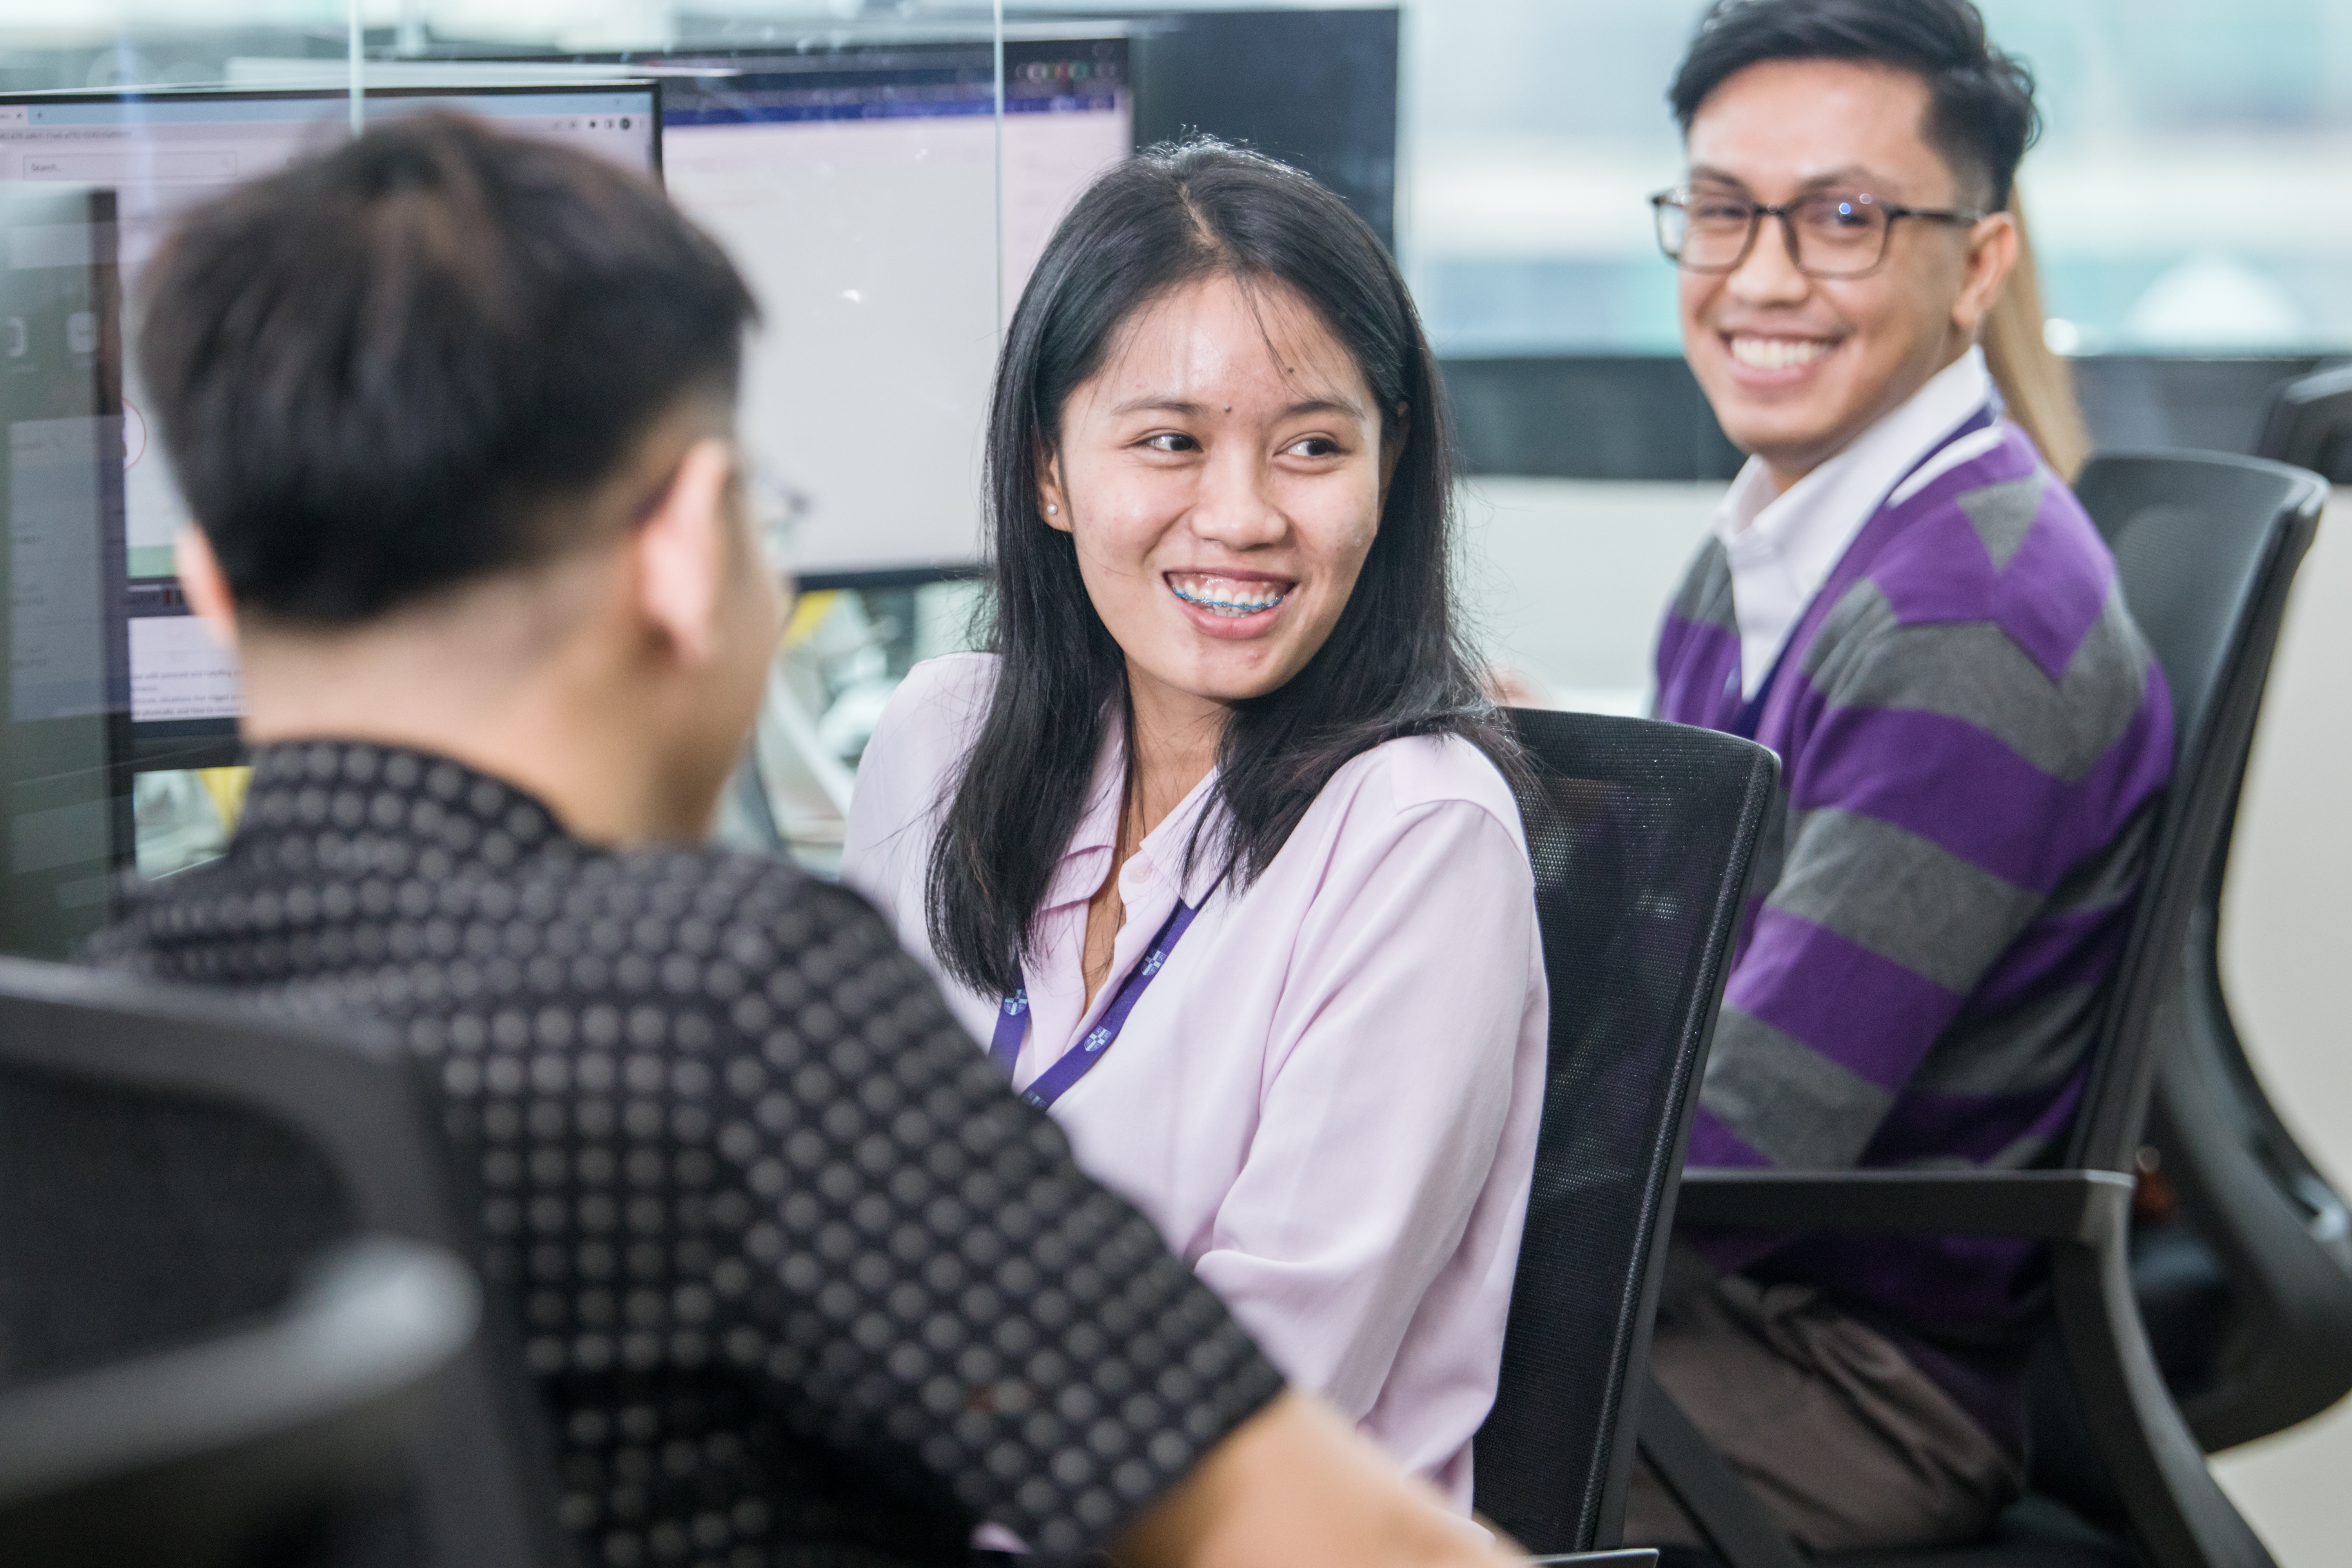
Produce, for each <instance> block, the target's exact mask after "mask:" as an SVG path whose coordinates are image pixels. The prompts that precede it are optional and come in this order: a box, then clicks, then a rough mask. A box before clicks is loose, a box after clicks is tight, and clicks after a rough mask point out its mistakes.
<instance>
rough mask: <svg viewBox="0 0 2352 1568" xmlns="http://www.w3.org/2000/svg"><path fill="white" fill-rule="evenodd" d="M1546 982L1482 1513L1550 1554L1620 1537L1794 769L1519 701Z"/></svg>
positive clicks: (1747, 750)
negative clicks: (1709, 1074)
mask: <svg viewBox="0 0 2352 1568" xmlns="http://www.w3.org/2000/svg"><path fill="white" fill-rule="evenodd" d="M1511 719H1512V722H1513V724H1514V725H1515V727H1516V728H1517V732H1518V736H1519V740H1520V741H1521V742H1522V743H1523V745H1524V746H1525V747H1526V751H1527V756H1528V774H1527V776H1526V777H1525V778H1524V779H1522V780H1521V781H1520V782H1519V784H1518V785H1517V793H1518V796H1519V810H1520V815H1521V816H1522V818H1523V820H1524V821H1525V823H1526V826H1527V836H1528V855H1529V857H1530V858H1531V859H1532V860H1533V862H1534V866H1535V885H1536V913H1537V919H1538V925H1539V927H1540V929H1541V931H1542V933H1543V948H1544V972H1545V974H1546V976H1547V978H1548V979H1549V982H1550V986H1551V1037H1550V1047H1549V1058H1548V1062H1547V1068H1546V1076H1545V1089H1544V1108H1543V1121H1542V1131H1541V1132H1540V1134H1539V1136H1538V1141H1537V1145H1536V1168H1535V1184H1534V1187H1533V1190H1532V1193H1531V1194H1530V1196H1529V1199H1528V1218H1527V1227H1526V1230H1525V1232H1524V1233H1523V1238H1522V1240H1521V1243H1520V1248H1519V1266H1518V1276H1517V1280H1516V1282H1515V1284H1514V1286H1513V1289H1512V1291H1511V1311H1510V1321H1509V1326H1508V1328H1507V1331H1506V1334H1505V1336H1504V1342H1503V1368H1502V1378H1501V1382H1500V1384H1499V1386H1498V1387H1497V1389H1496V1397H1495V1408H1494V1410H1493V1412H1492V1413H1491V1414H1490V1415H1488V1416H1487V1418H1486V1426H1484V1427H1483V1428H1481V1430H1480V1431H1479V1433H1478V1437H1477V1443H1476V1449H1475V1493H1476V1501H1477V1506H1478V1510H1479V1511H1480V1512H1482V1513H1484V1514H1485V1515H1486V1517H1487V1518H1489V1519H1491V1520H1493V1521H1495V1522H1496V1523H1497V1524H1498V1525H1500V1526H1502V1528H1503V1529H1504V1530H1506V1531H1509V1532H1510V1534H1511V1535H1512V1536H1514V1537H1515V1538H1516V1539H1517V1541H1518V1542H1520V1543H1521V1544H1522V1545H1524V1546H1526V1547H1527V1548H1528V1550H1529V1551H1531V1552H1537V1553H1538V1554H1541V1553H1545V1552H1580V1551H1588V1550H1591V1549H1592V1548H1593V1547H1594V1546H1596V1545H1605V1544H1612V1543H1613V1542H1614V1541H1615V1539H1616V1535H1617V1531H1618V1530H1619V1529H1620V1527H1621V1526H1622V1521H1623V1517H1624V1506H1625V1489H1626V1484H1627V1481H1628V1479H1629V1478H1630V1476H1631V1474H1632V1470H1633V1430H1634V1426H1635V1425H1636V1423H1637V1420H1638V1417H1639V1411H1638V1409H1637V1408H1636V1402H1635V1401H1634V1400H1633V1399H1632V1398H1629V1397H1628V1394H1629V1390H1630V1388H1631V1387H1633V1386H1635V1385H1634V1384H1629V1374H1630V1373H1632V1372H1633V1369H1637V1368H1639V1367H1641V1366H1642V1365H1643V1364H1644V1363H1646V1361H1647V1359H1648V1354H1649V1337H1650V1326H1651V1320H1652V1318H1653V1316H1654V1311H1655V1309H1656V1305H1657V1292H1658V1284H1659V1275H1660V1271H1661V1269H1662V1268H1663V1267H1664V1257H1665V1247H1664V1242H1665V1237H1666V1234H1667V1232H1668V1231H1669V1230H1670V1229H1671V1228H1672V1226H1673V1222H1674V1213H1673V1209H1674V1193H1675V1180H1676V1178H1677V1176H1678V1175H1679V1173H1680V1172H1681V1169H1682V1163H1683V1152H1684V1147H1685V1142H1687V1140H1688V1138H1689V1135H1690V1121H1691V1112H1692V1110H1693V1108H1694V1107H1695V1106H1696V1100H1697V1096H1696V1093H1695V1089H1696V1084H1697V1081H1698V1076H1699V1072H1700V1070H1701V1068H1703V1066H1704V1064H1705V1059H1706V1047H1707V1043H1708V1041H1709V1039H1710V1038H1711V1037H1712V1036H1713V1034H1714V1032H1715V1019H1716V1013H1717V1008H1718V1007H1719V1006H1720V1005H1721V1004H1722V1000H1723V986H1724V979H1725V973H1726V970H1727V959H1728V955H1729V952H1730V948H1731V942H1732V938H1733V935H1734V933H1735V931H1737V929H1738V922H1739V918H1740V912H1741V907H1742V903H1743V901H1744V900H1745V899H1746V896H1747V891H1748V878H1749V875H1750V873H1751V871H1752V870H1753V868H1754V863H1755V858H1756V847H1757V843H1758V841H1759V837H1760V836H1761V833H1762V830H1763V826H1764V824H1765V820H1766V816H1767V814H1768V812H1769V809H1770V806H1771V804H1772V795H1773V789H1774V784H1775V781H1776V779H1777V778H1778V776H1779V763H1777V761H1776V760H1775V759H1774V758H1773V756H1772V753H1771V752H1768V751H1766V750H1764V748H1762V747H1760V746H1757V745H1754V744H1751V743H1750V742H1746V741H1742V740H1739V739H1738V738H1736V737H1734V736H1730V735H1724V734H1718V733H1717V732H1716V731H1711V730H1699V729H1692V728H1688V727H1686V726H1684V725H1679V724H1662V723H1654V722H1652V721H1648V720H1642V719H1616V718H1603V717H1600V716H1597V715H1592V714H1580V713H1547V712H1533V711H1514V712H1513V713H1512V714H1511Z"/></svg>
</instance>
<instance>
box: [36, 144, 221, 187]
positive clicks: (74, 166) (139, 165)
mask: <svg viewBox="0 0 2352 1568" xmlns="http://www.w3.org/2000/svg"><path fill="white" fill-rule="evenodd" d="M24 177H25V178H26V179H27V180H71V181H74V182H76V183H77V184H93V185H120V184H157V183H160V182H163V181H195V182H198V183H201V184H215V183H219V182H224V181H228V180H234V179H236V153H140V152H128V151H126V152H121V153H26V154H25V173H24Z"/></svg>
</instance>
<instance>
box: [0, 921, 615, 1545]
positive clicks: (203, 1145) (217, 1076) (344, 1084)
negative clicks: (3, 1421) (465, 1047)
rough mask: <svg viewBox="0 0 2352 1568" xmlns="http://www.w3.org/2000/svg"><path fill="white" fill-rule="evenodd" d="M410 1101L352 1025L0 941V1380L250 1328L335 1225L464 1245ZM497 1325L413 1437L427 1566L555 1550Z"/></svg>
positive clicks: (348, 1231) (537, 1441) (436, 1156)
mask: <svg viewBox="0 0 2352 1568" xmlns="http://www.w3.org/2000/svg"><path fill="white" fill-rule="evenodd" d="M430 1103H431V1101H430V1100H428V1098H427V1097H426V1094H425V1084H424V1083H423V1082H422V1068H421V1066H420V1064H418V1063H417V1062H416V1061H415V1060H414V1059H413V1058H409V1057H408V1056H407V1055H406V1054H405V1053H404V1052H403V1051H401V1050H400V1049H399V1048H398V1047H396V1046H395V1045H394V1043H393V1042H391V1041H390V1040H388V1039H387V1038H385V1037H383V1036H382V1035H381V1034H379V1033H378V1032H376V1031H374V1030H373V1029H371V1028H368V1027H365V1026H358V1025H352V1026H349V1027H348V1028H346V1027H343V1026H338V1027H337V1029H336V1030H335V1032H334V1033H333V1034H328V1033H326V1032H324V1031H320V1030H316V1029H307V1028H299V1027H296V1026H290V1025H289V1024H286V1023H284V1022H282V1021H279V1020H276V1019H272V1018H271V1017H269V1016H267V1015H265V1014H262V1013H260V1012H259V1011H258V1010H257V1009H255V1008H252V1007H250V1006H247V1005H241V1004H239V1003H237V1002H236V1001H234V1000H230V999H226V998H223V997H220V996H216V995H214V994H206V993H201V992H195V991H191V990H184V989H180V988H172V987H162V986H155V985H149V984H141V983H137V982H132V981H129V980H125V979H122V978H121V977H118V976H112V975H106V974H100V973H91V972H89V971H85V970H79V969H72V968H68V967H65V966H62V965H56V964H48V963H34V962H30V961H26V960H11V959H0V1388H5V1387H6V1386H8V1385H13V1384H26V1383H31V1382H34V1381H36V1380H46V1379H49V1378H55V1377H59V1376H68V1375H72V1374H75V1373H83V1372H86V1371H88V1370H89V1369H90V1368H93V1367H96V1366H99V1365H101V1364H104V1363H110V1362H121V1361H124V1360H128V1359H131V1358H133V1357H137V1356H140V1355H144V1354H152V1353H158V1352H163V1351H165V1350H167V1349H169V1348H172V1347H174V1346H184V1345H186V1344H187V1343H188V1342H191V1341H193V1340H195V1339H199V1338H201V1337H203V1336H205V1335H208V1334H214V1333H217V1332H219V1331H222V1330H224V1329H226V1328H234V1327H237V1326H249V1325H250V1324H252V1323H254V1322H255V1321H259V1320H262V1319H265V1318H267V1317H268V1315H269V1314H270V1313H272V1312H275V1311H280V1310H285V1308H286V1305H287V1303H288V1302H289V1301H290V1300H294V1298H295V1295H296V1291H297V1289H298V1287H299V1282H300V1281H301V1279H303V1277H304V1271H305V1270H306V1269H307V1268H311V1267H312V1266H313V1265H314V1264H315V1262H316V1260H317V1259H318V1258H320V1256H321V1254H322V1253H324V1252H326V1251H328V1250H329V1249H331V1247H334V1246H335V1245H336V1244H337V1243H339V1242H341V1241H345V1240H348V1239H350V1238H352V1237H359V1236H363V1235H383V1236H388V1237H395V1238H405V1239H407V1240H410V1241H415V1242H419V1243H423V1244H425V1246H427V1247H433V1248H436V1249H438V1250H439V1251H441V1252H443V1253H446V1254H447V1255H450V1256H452V1257H456V1258H467V1259H469V1260H470V1259H472V1258H476V1257H478V1256H479V1254H478V1250H477V1248H476V1247H475V1246H474V1242H473V1237H472V1234H471V1226H470V1225H469V1224H468V1223H467V1219H466V1218H465V1217H464V1216H466V1215H470V1214H471V1213H472V1212H474V1211H473V1209H472V1207H471V1206H470V1205H465V1206H461V1200H462V1199H463V1198H464V1195H465V1194H467V1193H468V1192H469V1189H470V1186H471V1184H470V1183H469V1182H468V1181H467V1180H465V1179H464V1173H461V1172H458V1171H457V1170H456V1169H455V1168H454V1164H453V1163H451V1162H448V1161H446V1159H445V1157H444V1155H443V1152H442V1150H441V1145H440V1140H439V1138H438V1137H437V1136H436V1131H435V1130H434V1129H433V1128H432V1127H431V1126H430V1125H429V1124H428V1123H427V1121H425V1107H426V1106H427V1105H429V1104H430ZM515 1333H516V1326H515V1324H514V1323H513V1321H512V1314H511V1313H510V1312H503V1313H502V1312H500V1311H498V1310H491V1311H489V1312H487V1313H485V1314H484V1319H483V1328H482V1331H481V1332H479V1333H478V1334H476V1335H475V1336H474V1340H473V1342H472V1344H471V1345H470V1346H469V1347H468V1348H467V1351H466V1352H464V1354H463V1356H462V1357H461V1359H460V1363H459V1364H458V1365H457V1368H455V1369H454V1370H453V1372H452V1373H451V1374H450V1375H448V1376H447V1377H446V1378H444V1379H442V1380H441V1383H440V1384H439V1386H438V1387H437V1388H436V1394H435V1397H434V1398H433V1399H432V1401H431V1403H430V1406H429V1408H428V1409H426V1410H425V1412H424V1414H423V1416H422V1418H421V1421H420V1430H419V1435H418V1436H417V1438H416V1439H415V1442H414V1443H413V1444H412V1445H411V1447H410V1465H409V1474H410V1475H411V1476H412V1477H413V1478H414V1486H415V1492H416V1494H417V1496H418V1497H419V1498H420V1500H421V1503H422V1509H421V1529H422V1531H423V1533H424V1534H425V1537H426V1541H425V1546H426V1551H425V1561H427V1562H430V1563H435V1564H436V1565H447V1568H457V1565H459V1564H465V1565H468V1568H473V1565H478V1568H521V1565H525V1564H530V1565H537V1564H541V1563H560V1562H562V1561H565V1560H566V1559H567V1558H568V1556H569V1547H568V1545H567V1544H566V1542H565V1541H564V1539H563V1536H562V1531H561V1530H560V1528H559V1527H558V1526H557V1523H556V1521H555V1511H554V1506H553V1487H552V1481H551V1475H550V1474H548V1473H547V1472H548V1471H549V1470H550V1469H551V1464H550V1458H549V1450H548V1448H547V1447H546V1445H545V1443H544V1441H543V1439H541V1436H540V1434H539V1432H538V1429H537V1426H536V1417H535V1415H534V1413H533V1411H532V1409H531V1406H530V1396H529V1395H528V1394H526V1393H525V1383H524V1378H523V1373H522V1365H521V1360H520V1351H519V1348H518V1347H517V1346H516V1345H515V1344H514V1343H513V1339H514V1335H515Z"/></svg>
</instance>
